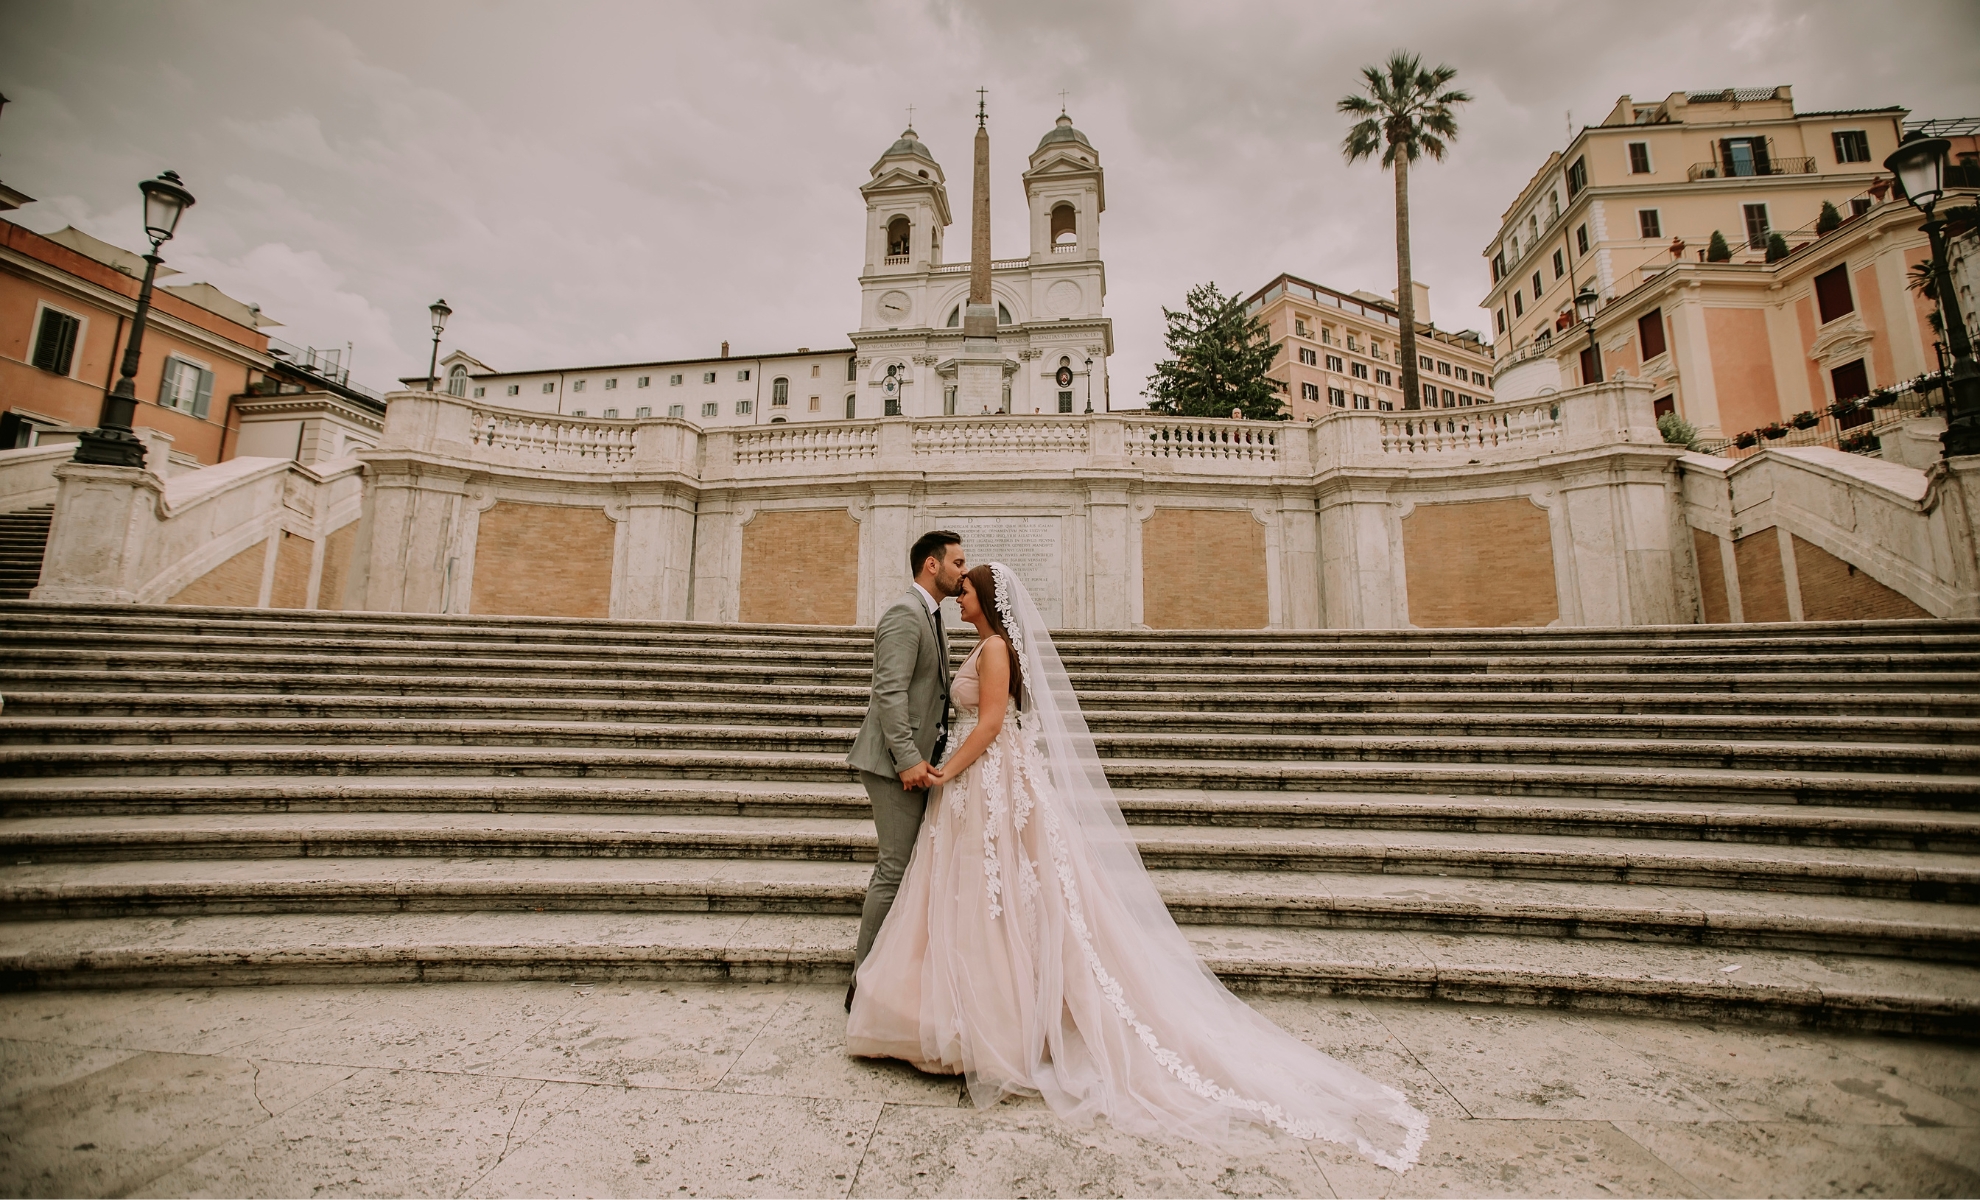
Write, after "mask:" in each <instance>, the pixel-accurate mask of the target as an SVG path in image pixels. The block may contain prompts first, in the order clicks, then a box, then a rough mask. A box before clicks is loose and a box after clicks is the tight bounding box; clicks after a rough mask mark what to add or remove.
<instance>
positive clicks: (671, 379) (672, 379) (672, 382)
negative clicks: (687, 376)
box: [667, 375, 681, 387]
mask: <svg viewBox="0 0 1980 1200" xmlns="http://www.w3.org/2000/svg"><path fill="white" fill-rule="evenodd" d="M667 386H668V387H679V386H681V377H680V376H679V375H669V376H667Z"/></svg>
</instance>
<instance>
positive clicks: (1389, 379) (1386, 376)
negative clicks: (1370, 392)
mask: <svg viewBox="0 0 1980 1200" xmlns="http://www.w3.org/2000/svg"><path fill="white" fill-rule="evenodd" d="M1375 382H1376V383H1379V384H1381V385H1382V386H1383V387H1394V386H1396V377H1395V376H1394V375H1391V374H1390V373H1389V372H1387V371H1383V370H1380V369H1378V370H1377V371H1376V372H1375Z"/></svg>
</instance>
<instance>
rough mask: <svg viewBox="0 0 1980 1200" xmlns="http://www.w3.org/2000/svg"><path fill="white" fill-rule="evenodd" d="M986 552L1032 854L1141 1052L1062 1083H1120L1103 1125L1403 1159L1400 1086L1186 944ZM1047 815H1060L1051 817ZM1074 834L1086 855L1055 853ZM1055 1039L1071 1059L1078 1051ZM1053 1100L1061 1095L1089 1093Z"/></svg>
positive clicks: (1419, 1127) (1019, 587) (1410, 1122)
mask: <svg viewBox="0 0 1980 1200" xmlns="http://www.w3.org/2000/svg"><path fill="white" fill-rule="evenodd" d="M990 566H991V569H992V571H993V572H994V573H995V576H996V583H997V607H998V615H999V616H1000V617H1002V618H1003V622H1004V626H1005V628H1006V629H1007V630H1008V631H1009V633H1010V640H1011V644H1012V649H1013V650H1014V651H1015V652H1016V654H1017V656H1018V662H1019V666H1020V668H1021V669H1022V672H1023V688H1024V694H1023V704H1022V707H1021V710H1020V712H1019V714H1018V728H1019V733H1018V736H1019V740H1020V742H1021V743H1022V749H1021V751H1020V755H1021V758H1022V759H1023V760H1024V761H1025V763H1026V764H1027V765H1030V766H1033V767H1036V766H1038V765H1040V764H1041V762H1042V766H1043V768H1044V772H1045V774H1046V776H1047V780H1048V781H1049V784H1050V786H1051V789H1052V791H1053V793H1054V794H1055V796H1056V798H1057V800H1058V801H1059V803H1058V804H1056V805H1041V806H1040V809H1041V811H1040V812H1039V813H1038V814H1037V815H1036V817H1035V818H1034V819H1037V820H1039V821H1040V822H1041V823H1043V824H1044V826H1045V827H1044V833H1045V837H1046V840H1047V842H1048V844H1049V845H1050V846H1051V854H1052V858H1053V860H1054V861H1052V862H1051V863H1049V864H1044V865H1045V866H1046V869H1047V872H1048V874H1049V875H1052V876H1056V878H1052V879H1050V880H1049V882H1048V883H1047V886H1053V885H1056V886H1057V887H1059V888H1060V889H1063V890H1064V892H1065V901H1066V905H1067V913H1066V920H1067V925H1068V927H1069V932H1070V934H1071V935H1072V937H1073V938H1074V939H1075V940H1076V941H1077V942H1078V954H1077V956H1076V957H1077V958H1078V960H1080V961H1079V962H1078V964H1077V965H1078V966H1083V967H1084V968H1085V973H1088V974H1090V975H1091V977H1092V981H1093V983H1094V984H1095V985H1097V987H1098V989H1099V991H1100V993H1101V994H1102V995H1103V996H1104V997H1105V1000H1106V1003H1107V1005H1108V1006H1109V1007H1111V1008H1112V1009H1113V1011H1114V1013H1115V1014H1116V1015H1117V1016H1118V1017H1119V1019H1120V1021H1121V1022H1123V1023H1124V1025H1125V1027H1126V1028H1127V1029H1128V1030H1130V1031H1131V1036H1132V1039H1133V1040H1134V1041H1138V1043H1139V1044H1140V1046H1141V1047H1143V1048H1144V1049H1145V1051H1146V1053H1145V1054H1139V1053H1136V1054H1133V1055H1131V1056H1125V1057H1120V1058H1119V1059H1118V1060H1110V1061H1117V1065H1116V1066H1115V1068H1114V1071H1113V1073H1112V1074H1111V1075H1107V1077H1106V1079H1105V1081H1104V1082H1096V1081H1095V1080H1094V1079H1087V1080H1085V1081H1084V1082H1083V1084H1082V1085H1081V1087H1079V1088H1074V1089H1072V1090H1084V1089H1085V1088H1088V1087H1100V1088H1112V1089H1116V1090H1117V1091H1121V1092H1128V1093H1131V1095H1126V1096H1123V1095H1115V1096H1114V1097H1113V1102H1111V1103H1105V1104H1104V1107H1105V1108H1106V1110H1107V1111H1109V1112H1110V1113H1111V1114H1112V1116H1113V1119H1114V1121H1115V1123H1116V1124H1117V1125H1126V1126H1127V1127H1129V1128H1131V1129H1132V1128H1135V1127H1136V1126H1140V1127H1142V1128H1143V1129H1144V1130H1145V1131H1149V1132H1155V1131H1160V1132H1163V1133H1168V1134H1174V1135H1180V1136H1185V1137H1190V1138H1192V1139H1195V1140H1199V1141H1208V1142H1212V1143H1216V1142H1220V1141H1223V1140H1225V1139H1226V1138H1227V1137H1228V1136H1229V1135H1230V1133H1231V1126H1232V1124H1233V1122H1243V1123H1250V1124H1259V1125H1268V1126H1272V1127H1276V1128H1278V1129H1281V1130H1284V1131H1286V1132H1287V1133H1290V1134H1292V1135H1294V1136H1296V1137H1301V1138H1308V1139H1311V1138H1321V1139H1324V1140H1327V1141H1331V1142H1337V1143H1340V1144H1343V1145H1347V1146H1352V1147H1354V1148H1355V1149H1357V1150H1358V1151H1360V1152H1361V1153H1362V1154H1363V1155H1365V1156H1367V1157H1368V1158H1370V1159H1372V1160H1374V1161H1375V1162H1377V1163H1380V1164H1381V1165H1383V1166H1386V1167H1389V1168H1390V1169H1392V1170H1396V1171H1402V1170H1406V1169H1408V1167H1409V1166H1410V1165H1411V1164H1412V1163H1414V1162H1415V1161H1416V1157H1417V1152H1418V1151H1419V1150H1420V1149H1421V1147H1422V1145H1423V1141H1424V1138H1425V1137H1426V1136H1427V1134H1428V1132H1429V1118H1428V1117H1426V1116H1425V1115H1424V1114H1423V1113H1421V1112H1418V1111H1417V1110H1416V1109H1414V1108H1412V1107H1411V1106H1410V1104H1409V1102H1408V1101H1407V1100H1406V1099H1405V1098H1404V1097H1403V1095H1402V1093H1401V1092H1399V1091H1397V1090H1395V1089H1394V1088H1391V1087H1388V1086H1385V1085H1383V1084H1380V1083H1377V1082H1375V1081H1374V1080H1372V1079H1369V1078H1368V1077H1367V1076H1365V1075H1362V1074H1361V1073H1360V1072H1358V1071H1356V1070H1354V1069H1353V1068H1351V1067H1349V1066H1347V1065H1346V1064H1344V1063H1341V1062H1339V1061H1337V1060H1335V1059H1333V1058H1330V1057H1328V1056H1327V1055H1325V1054H1323V1053H1321V1052H1320V1051H1318V1050H1315V1049H1314V1048H1312V1047H1311V1046H1308V1045H1307V1044H1306V1043H1304V1042H1302V1041H1300V1040H1299V1039H1297V1038H1295V1037H1293V1036H1292V1035H1291V1034H1288V1033H1286V1032H1285V1031H1284V1030H1282V1029H1280V1028H1279V1027H1278V1026H1276V1025H1274V1024H1273V1023H1272V1022H1270V1021H1268V1020H1266V1019H1265V1018H1264V1017H1262V1016H1260V1015H1259V1014H1258V1013H1256V1012H1254V1011H1252V1009H1251V1008H1250V1007H1249V1006H1247V1005H1246V1004H1245V1003H1244V1002H1243V1001H1241V1000H1239V999H1238V998H1237V997H1236V996H1234V995H1232V994H1231V993H1230V991H1229V990H1228V989H1226V988H1225V987H1224V985H1223V983H1222V982H1221V981H1219V980H1218V979H1217V977H1216V976H1215V975H1213V974H1212V973H1211V972H1210V970H1209V969H1208V968H1207V967H1205V966H1203V964H1202V962H1201V960H1200V959H1198V957H1197V955H1196V951H1195V950H1194V948H1193V947H1191V946H1190V944H1189V942H1188V940H1187V939H1186V938H1184V936H1183V933H1182V930H1181V929H1179V928H1177V926H1176V923H1175V920H1174V918H1172V917H1171V916H1170V915H1169V910H1168V908H1167V906H1166V905H1164V904H1163V902H1162V897H1161V895H1160V894H1159V893H1157V892H1156V890H1155V885H1154V882H1153V880H1151V879H1150V878H1149V876H1148V872H1147V870H1146V868H1145V867H1143V865H1142V862H1141V854H1140V851H1139V850H1138V849H1137V848H1136V845H1135V841H1134V838H1133V836H1132V834H1130V833H1129V831H1128V826H1127V822H1126V820H1125V819H1124V818H1123V817H1122V816H1121V807H1120V804H1119V802H1118V801H1116V800H1115V798H1114V792H1113V788H1112V787H1111V786H1109V784H1108V782H1107V774H1106V771H1105V770H1103V769H1102V767H1101V764H1100V755H1099V752H1098V751H1097V750H1096V749H1095V747H1094V745H1093V735H1092V734H1091V733H1090V732H1089V731H1088V729H1087V727H1086V719H1085V717H1084V716H1082V715H1081V713H1080V708H1079V701H1078V699H1077V698H1076V697H1075V695H1074V693H1073V687H1072V680H1071V679H1070V677H1068V675H1067V674H1066V668H1065V664H1064V662H1063V661H1061V659H1060V658H1059V653H1058V650H1057V648H1056V647H1055V646H1054V645H1053V643H1052V636H1051V634H1050V633H1049V632H1048V631H1047V630H1046V627H1045V619H1044V616H1043V614H1042V613H1041V612H1040V611H1039V609H1038V606H1037V604H1036V603H1035V602H1033V600H1032V598H1031V593H1030V592H1029V591H1027V590H1026V588H1025V587H1024V584H1023V583H1022V581H1020V580H1019V579H1018V578H1017V575H1016V573H1015V572H1013V571H1012V570H1011V569H1010V568H1009V567H1006V566H1005V565H1004V564H1002V563H992V564H990ZM1054 810H1057V812H1056V814H1055V812H1054ZM1057 820H1064V821H1066V822H1067V823H1068V824H1070V825H1071V826H1072V828H1071V829H1067V830H1059V831H1055V830H1054V829H1053V828H1052V825H1053V824H1054V823H1056V821H1057ZM1082 848H1083V853H1084V856H1085V858H1086V862H1085V864H1084V866H1083V867H1082V866H1081V865H1079V864H1075V863H1072V862H1069V861H1068V858H1069V856H1070V855H1073V854H1078V853H1081V852H1082ZM1081 891H1085V892H1088V893H1089V894H1087V895H1081V894H1080V892H1081ZM1096 915H1098V916H1101V917H1103V918H1104V920H1105V921H1107V922H1111V923H1112V925H1120V924H1122V923H1125V924H1126V926H1127V928H1109V929H1106V930H1104V931H1103V930H1100V929H1098V928H1097V927H1098V926H1099V925H1101V923H1102V922H1096V921H1093V920H1091V918H1092V917H1094V916H1096ZM1069 957H1072V956H1069ZM1076 969H1077V968H1076V966H1073V965H1068V966H1067V968H1066V970H1067V972H1068V973H1071V972H1072V971H1074V970H1076ZM1061 982H1062V983H1065V984H1070V983H1071V982H1072V981H1071V979H1069V978H1066V979H1062V980H1061ZM1040 1032H1041V1037H1040V1039H1039V1040H1040V1041H1041V1043H1042V1044H1043V1045H1044V1046H1045V1047H1046V1049H1045V1050H1044V1051H1042V1052H1041V1053H1043V1054H1046V1055H1049V1053H1050V1050H1051V1047H1052V1044H1053V1043H1054V1041H1055V1038H1054V1035H1053V1032H1052V1031H1050V1030H1044V1031H1040ZM1062 1052H1064V1053H1066V1054H1067V1057H1068V1058H1069V1059H1072V1058H1079V1059H1081V1060H1082V1062H1083V1060H1084V1057H1085V1056H1084V1055H1074V1054H1072V1053H1071V1052H1070V1051H1062ZM1130 1058H1131V1059H1132V1060H1134V1061H1145V1060H1147V1059H1152V1060H1153V1062H1154V1063H1155V1064H1159V1069H1151V1068H1140V1069H1134V1068H1133V1066H1132V1062H1130V1061H1129V1059H1130ZM1079 1065H1080V1064H1079V1063H1075V1062H1070V1061H1069V1062H1066V1063H1049V1062H1041V1063H1040V1064H1039V1070H1040V1071H1041V1072H1042V1073H1043V1075H1044V1077H1045V1080H1046V1085H1047V1086H1050V1085H1051V1084H1052V1081H1053V1075H1054V1072H1055V1071H1057V1072H1059V1073H1060V1074H1065V1073H1069V1072H1071V1071H1073V1070H1075V1069H1076V1068H1077V1067H1078V1066H1079ZM1102 1074H1106V1073H1102ZM1151 1076H1153V1077H1152V1078H1151ZM1063 1082H1064V1083H1066V1084H1068V1085H1071V1083H1072V1081H1071V1080H1064V1081H1063ZM1066 1099H1068V1100H1070V1101H1072V1102H1073V1104H1072V1107H1074V1108H1075V1109H1087V1108H1089V1107H1091V1106H1092V1105H1093V1102H1094V1098H1092V1097H1085V1098H1081V1097H1078V1096H1068V1097H1066ZM1054 1107H1055V1108H1056V1107H1059V1105H1057V1104H1055V1105H1054Z"/></svg>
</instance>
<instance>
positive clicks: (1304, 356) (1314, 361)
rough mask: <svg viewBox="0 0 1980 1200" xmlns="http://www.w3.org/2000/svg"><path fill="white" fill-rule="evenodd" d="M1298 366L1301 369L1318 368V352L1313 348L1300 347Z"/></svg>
mask: <svg viewBox="0 0 1980 1200" xmlns="http://www.w3.org/2000/svg"><path fill="white" fill-rule="evenodd" d="M1299 365H1300V366H1302V367H1317V366H1319V365H1320V353H1319V351H1317V350H1315V349H1313V347H1311V346H1301V347H1300V348H1299Z"/></svg>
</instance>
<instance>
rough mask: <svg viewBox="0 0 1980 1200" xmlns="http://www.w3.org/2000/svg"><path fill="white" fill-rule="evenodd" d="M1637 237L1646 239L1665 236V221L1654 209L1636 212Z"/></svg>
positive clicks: (1643, 209) (1641, 209) (1640, 209)
mask: <svg viewBox="0 0 1980 1200" xmlns="http://www.w3.org/2000/svg"><path fill="white" fill-rule="evenodd" d="M1636 235H1637V236H1638V237H1646V238H1660V237H1663V236H1664V219H1663V217H1662V216H1661V215H1660V214H1659V213H1658V212H1657V210H1656V209H1654V208H1639V209H1637V210H1636Z"/></svg>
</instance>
